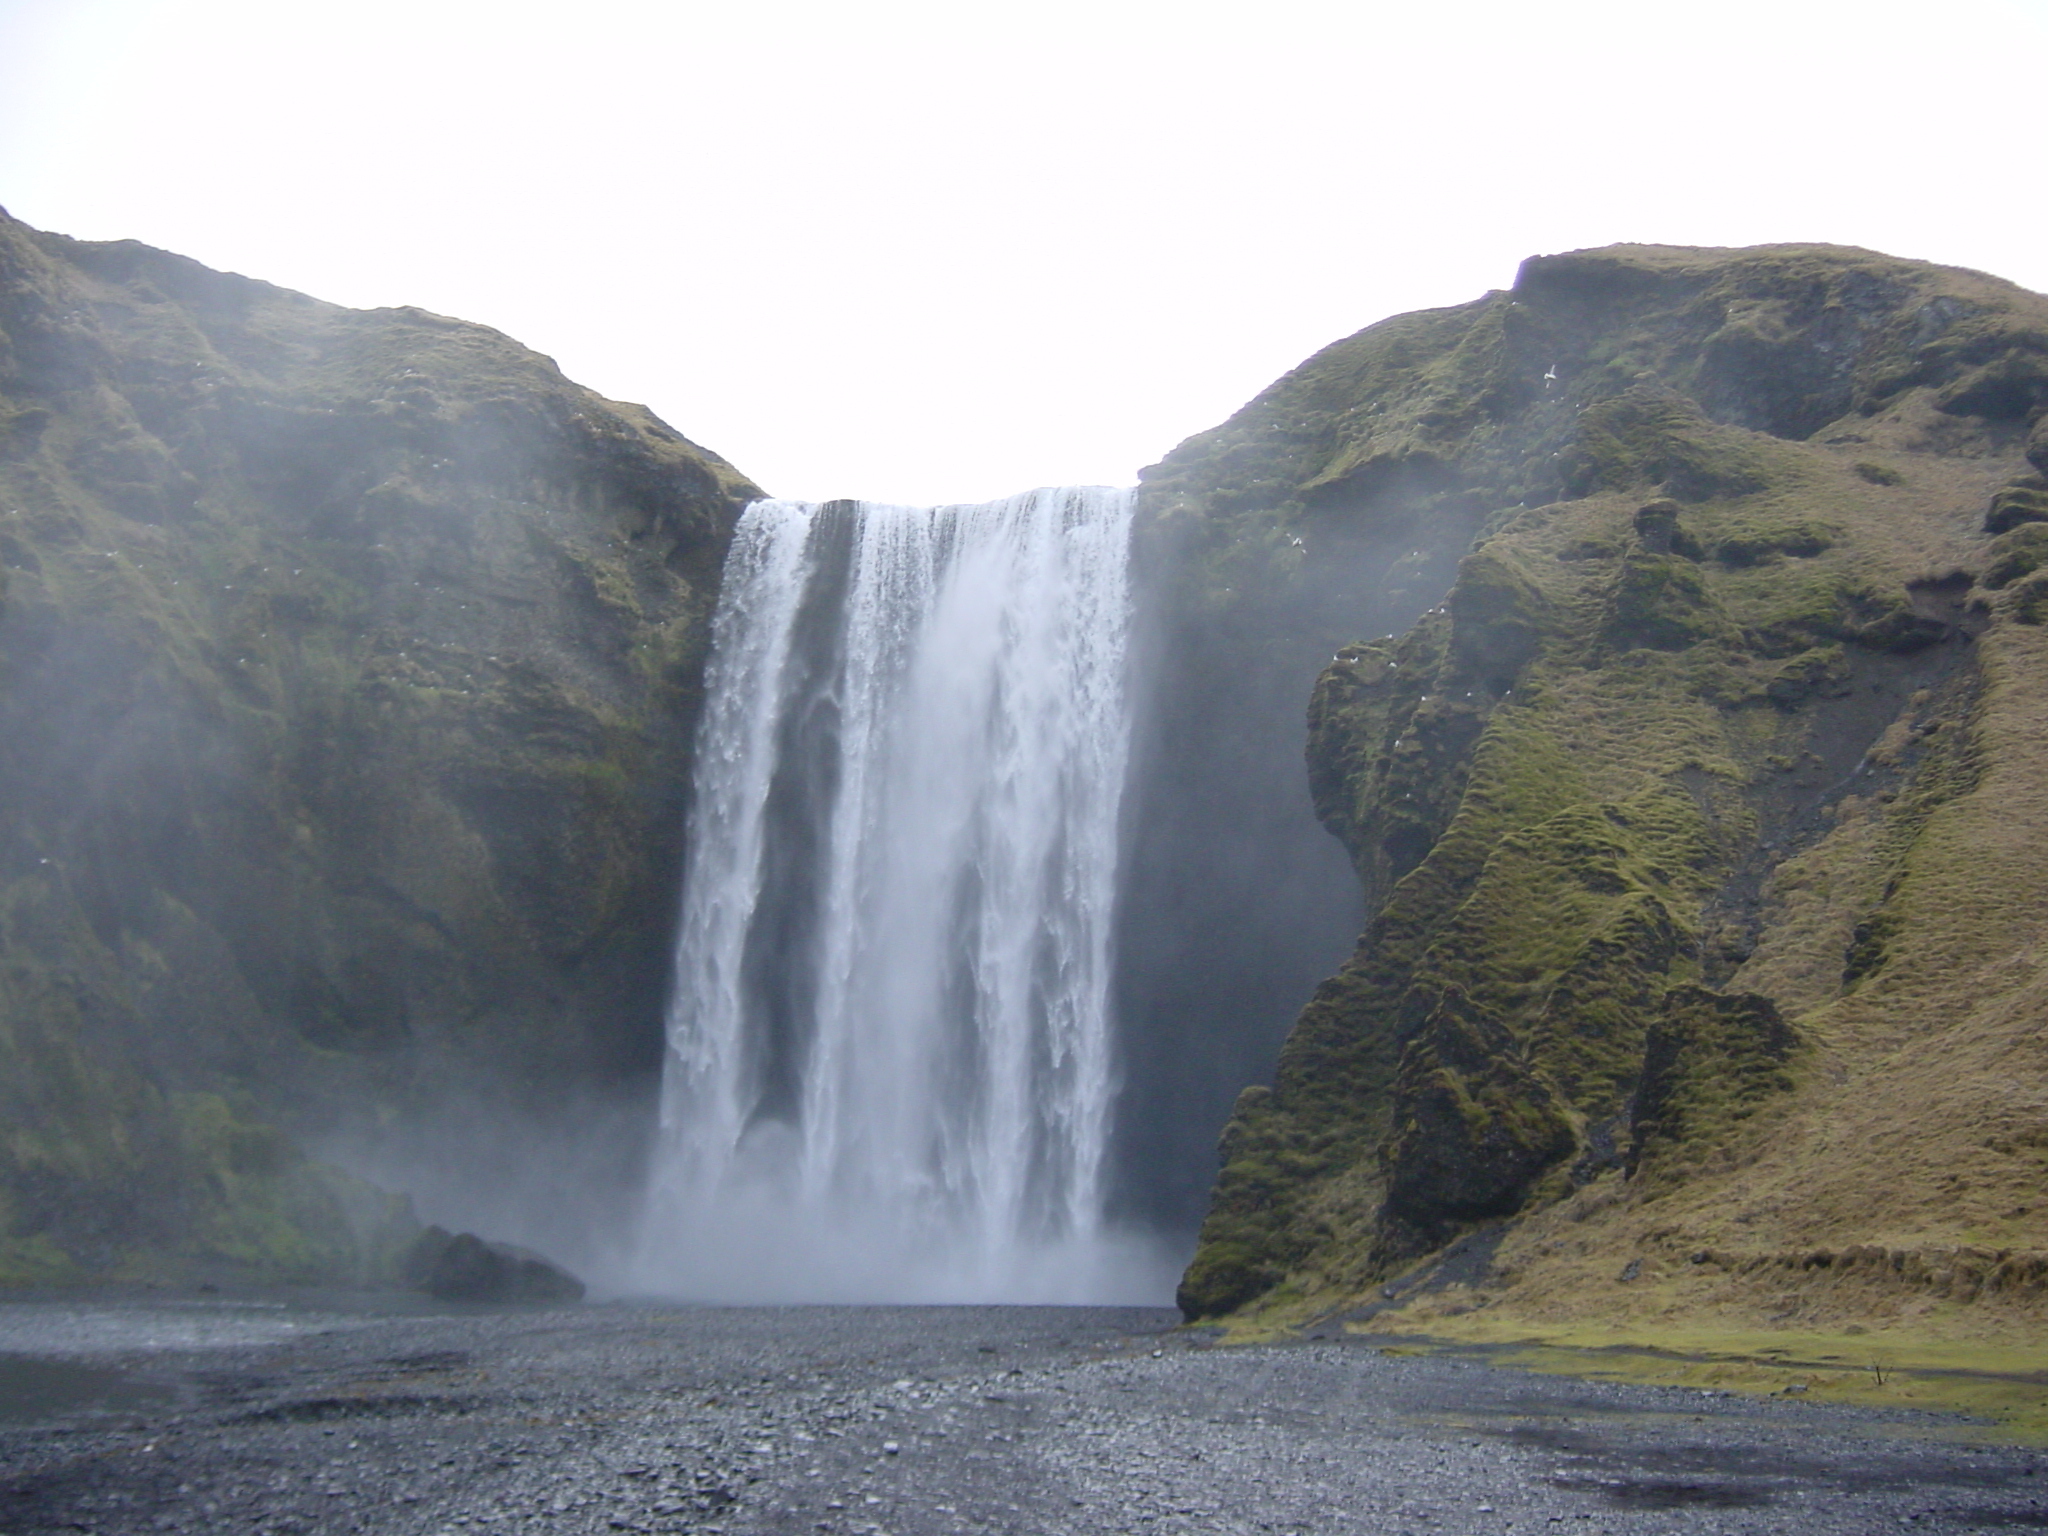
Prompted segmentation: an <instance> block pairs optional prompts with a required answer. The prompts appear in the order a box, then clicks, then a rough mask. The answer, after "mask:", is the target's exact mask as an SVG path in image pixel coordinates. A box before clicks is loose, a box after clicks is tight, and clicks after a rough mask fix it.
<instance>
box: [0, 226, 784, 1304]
mask: <svg viewBox="0 0 2048 1536" xmlns="http://www.w3.org/2000/svg"><path fill="white" fill-rule="evenodd" d="M752 494H755V493H754V491H753V488H752V487H751V486H750V485H748V484H747V482H746V481H745V480H744V479H743V478H742V477H741V476H739V475H738V474H737V473H735V472H734V471H733V470H732V469H731V468H730V467H729V466H727V465H726V464H725V463H723V462H722V461H721V460H719V459H718V458H717V457H716V456H715V455H712V454H710V453H707V452H705V451H704V450H702V449H700V448H697V447H695V446H694V445H692V444H690V443H688V442H686V441H685V440H683V439H682V438H681V437H679V436H678V435H677V434H676V433H674V432H673V431H671V430H669V429H668V428H667V427H666V426H664V425H663V424H662V423H661V422H659V421H657V420H655V419H654V418H653V417H652V416H651V415H649V414H648V413H647V412H646V411H645V410H643V409H641V408H640V407H638V406H631V405H619V404H616V403H613V402H611V401H607V400H604V399H601V398H599V397H598V396H596V395H594V394H592V393H591V392H589V391H588V390H585V389H582V388H580V387H578V386H576V385H574V384H572V383H570V382H569V381H567V380H566V379H564V378H563V377H562V376H561V374H560V373H559V371H558V370H557V369H556V368H555V366H554V365H553V364H552V363H551V362H550V361H549V360H548V359H546V358H544V357H540V356H537V355H535V354H534V353H531V352H529V351H527V350H525V349H524V348H522V347H520V346H518V345H516V344H515V343H513V342H512V341H510V340H508V339H507V338H505V337H503V336H501V335H498V334H497V333H496V332H493V331H490V330H487V329H485V328H484V327H481V326H476V325H469V324H464V323H461V322H458V321H454V320H448V319H444V318H442V317H440V316H437V315H431V314H427V313H424V312H422V311H419V310H413V309H395V310H375V311H368V312H363V311H351V310H345V309H340V308H336V307H335V306H332V305H328V304H322V303H319V302H317V301H315V300H313V299H309V298H306V297H304V296H303V295H300V294H295V293H289V292H285V291H283V290H281V289H278V288H274V287H270V286H268V285H266V284H264V283H260V282H253V281H250V280H247V279H244V278H241V277H235V276H231V275H226V274H222V273H218V272H213V271H209V270H207V269H206V268H204V267H201V266H199V265H197V264H196V263H194V262H191V261H188V260H185V259H183V258H180V257H177V256H173V255H169V254H167V253H165V252H162V251H156V250H151V249H149V248H147V247H144V246H140V245H136V244H133V243H129V242H121V243H114V244H92V243H83V242H78V241H72V240H68V239H65V238H63V237H61V236H56V235H49V234H42V233H38V232H36V231H33V230H31V229H28V228H27V227H25V226H23V225H21V224H19V223H17V222H14V221H12V220H7V219H5V218H4V216H0V577H4V585H0V1279H49V1280H55V1279H67V1278H78V1277H83V1276H108V1275H112V1276H121V1275H128V1276H149V1275H157V1274H181V1273H196V1272H210V1271H213V1270H219V1269H229V1270H235V1269H240V1270H247V1271H249V1272H253V1273H261V1274H266V1275H273V1276H277V1275H296V1276H301V1277H309V1276H319V1277H323V1278H333V1277H335V1276H337V1275H344V1274H348V1273H355V1272H361V1271H363V1270H364V1268H365V1267H366V1266H374V1265H375V1264H376V1263H378V1262H381V1253H382V1249H383V1248H384V1247H387V1246H388V1245H389V1243H390V1242H391V1241H392V1240H394V1235H402V1234H403V1231H404V1230H405V1228H406V1224H407V1221H408V1219H409V1218H408V1217H407V1215H406V1212H405V1211H404V1209H403V1206H402V1202H397V1201H394V1200H393V1199H391V1198H390V1197H388V1196H384V1195H381V1194H379V1193H378V1192H377V1190H376V1189H374V1188H372V1187H371V1186H369V1185H367V1184H364V1183H362V1182H360V1181H358V1180H355V1179H352V1178H349V1177H347V1176H344V1175H341V1174H338V1173H336V1172H335V1171H333V1169H332V1168H330V1167H327V1166H325V1165H324V1164H323V1163H322V1162H321V1161H319V1160H318V1159H319V1158H321V1157H327V1156H333V1157H340V1158H342V1159H344V1160H345V1161H348V1162H349V1163H351V1164H352V1165H353V1166H355V1167H357V1168H359V1169H363V1170H366V1171H368V1172H371V1173H372V1174H376V1173H380V1172H388V1173H389V1174H390V1175H391V1179H392V1182H393V1183H394V1185H399V1186H400V1187H412V1188H419V1189H423V1190H430V1191H431V1190H440V1191H443V1192H450V1191H466V1192H467V1196H468V1197H469V1198H470V1199H472V1200H477V1199H484V1200H486V1201H487V1198H488V1196H490V1195H491V1194H493V1193H495V1194H497V1195H501V1196H504V1197H505V1198H506V1199H507V1201H517V1202H520V1203H523V1204H524V1205H525V1206H526V1207H527V1208H529V1209H532V1208H535V1207H537V1206H538V1207H545V1206H548V1205H549V1201H550V1192H551V1191H552V1192H553V1206H554V1209H555V1212H556V1215H557V1216H558V1217H560V1218H561V1220H562V1221H563V1222H564V1223H567V1224H569V1225H573V1223H574V1221H575V1220H576V1219H577V1214H576V1213H577V1211H578V1209H579V1208H580V1207H582V1206H583V1205H584V1204H585V1203H586V1197H585V1196H584V1194H583V1193H582V1190H583V1188H584V1182H583V1180H582V1179H581V1178H580V1175H581V1174H582V1173H585V1172H590V1171H592V1170H593V1169H596V1170H597V1171H601V1172H605V1173H607V1174H609V1175H610V1176H611V1177H610V1178H609V1182H610V1184H611V1185H612V1186H613V1187H621V1186H623V1185H624V1184H625V1183H626V1182H627V1181H626V1180H625V1179H624V1178H623V1177H622V1174H623V1173H624V1171H625V1170H626V1165H627V1164H629V1163H630V1159H631V1157H632V1155H633V1148H634V1147H635V1145H636V1144H637V1136H636V1132H637V1131H638V1130H642V1129H644V1117H645V1113H646V1110H647V1104H648V1095H649V1093H650V1091H651V1087H652V1084H653V1082H654V1080H655V1077H656V1070H657V1066H658V1061H659V1053H660V1048H661V1045H660V1041H661V1020H660V1012H661V1003H662V991H663V988H664V985H665V976H666V969H667V958H668V957H667V945H668V942H669V929H670V922H671V916H672V912H673V901H674V892H675V889H676V874H677V866H678V862H679V859H680V846H679V844H680V837H681V829H682V819H683V818H682V805H681V803H680V802H681V797H682V795H683V793H684V787H685V786H686V785H687V783H688V780H689V774H688V762H687V759H688V751H689V739H690V729H691V723H692V720H693V716H694V711H695V708H696V704H697V695H698V689H699V686H700V677H701V670H702V659H703V653H704V649H705V645H706V643H707V638H708V625H709V616H710V608H711V604H712V602H713V599H714V597H715V591H716V584H717V579H718V571H719V565H720V561H721V559H722V557H723V552H724V548H725V544H726V542H727V539H728V537H729V535H730V531H731V527H732V524H733V522H734V520H735V518H736V516H737V511H738V509H739V507H740V506H742V505H743V504H744V502H745V500H746V499H747V498H748V497H749V496H750V495H752ZM612 1127H619V1128H620V1129H618V1130H617V1132H616V1134H614V1133H613V1131H612V1130H611V1129H610V1128H612ZM577 1158H581V1159H583V1160H584V1161H585V1162H586V1163H587V1164H588V1165H590V1166H588V1167H582V1168H579V1167H576V1166H573V1161H574V1159H577ZM563 1230H566V1227H565V1228H564V1229H563ZM550 1235H553V1229H551V1230H550Z"/></svg>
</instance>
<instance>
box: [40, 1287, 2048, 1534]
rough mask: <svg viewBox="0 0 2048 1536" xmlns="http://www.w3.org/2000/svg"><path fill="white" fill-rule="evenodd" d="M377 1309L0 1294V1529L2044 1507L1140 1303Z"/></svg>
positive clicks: (1880, 1445)
mask: <svg viewBox="0 0 2048 1536" xmlns="http://www.w3.org/2000/svg"><path fill="white" fill-rule="evenodd" d="M383 1305H384V1307H385V1309H384V1310H378V1309H377V1308H375V1307H373V1306H370V1305H367V1304H363V1303H361V1302H357V1303H355V1304H350V1305H341V1304H337V1303H335V1302H333V1301H329V1302H328V1303H327V1304H325V1305H310V1304H307V1303H305V1302H303V1301H299V1302H292V1303H280V1302H278V1301H276V1300H275V1299H269V1300H263V1299H254V1300H252V1299H247V1298H243V1299H226V1298H188V1299H186V1300H183V1301H164V1300H137V1299H132V1298H131V1299H125V1300H123V1299H114V1300H109V1299H105V1298H97V1299H95V1298H84V1299H77V1298H74V1299H52V1298H45V1299H42V1300H35V1301H17V1302H13V1303H8V1304H4V1305H0V1533H5V1536H31V1533H35V1536H42V1533H46V1532H59V1531H64V1532H77V1531H83V1532H105V1533H117V1532H160V1531H198V1532H213V1531H221V1532H229V1531H232V1532H267V1533H277V1536H286V1533H314V1532H321V1533H325V1532H337V1533H339V1532H351V1531H362V1532H392V1533H408V1536H410V1533H421V1536H481V1533H489V1532H524V1531H546V1532H561V1533H565V1536H566V1533H586V1532H588V1533H607V1536H608V1533H611V1532H617V1531H627V1532H678V1533H680V1532H701V1533H707V1536H710V1533H717V1536H745V1533H751V1532H815V1533H824V1536H842V1533H844V1536H855V1533H858V1536H871V1533H881V1532H889V1533H901V1536H911V1533H927V1532H928V1533H933V1536H938V1533H955V1532H983V1531H989V1532H994V1531H1002V1532H1013V1531H1014V1532H1030V1533H1059V1532H1073V1533H1084V1532H1085V1533H1097V1532H1104V1533H1106V1532H1130V1533H1146V1536H1164V1533H1174V1532H1203V1533H1210V1532H1217V1533H1238V1532H1245V1533H1251V1532H1279V1533H1285V1532H1314V1533H1321V1532H1358V1533H1361V1536H1366V1533H1369V1536H1398V1533H1401V1532H1414V1533H1418V1536H1420V1533H1430V1536H1438V1533H1454V1532H1489V1533H1491V1532H1524V1533H1526V1532H1531V1531H1550V1530H1560V1531H1565V1532H1571V1533H1573V1536H1580V1533H1587V1536H1590V1533H1596V1532H1616V1533H1618V1532H1631V1533H1632V1532H1664V1531H1671V1532H1677V1531H1685V1532H1704V1533H1721V1532H1727V1533H1734V1532H1747V1531H1759V1532H1762V1531H1769V1532H1777V1531H1797V1532H1801V1533H1834V1532H1842V1533H1854V1536H1864V1533H1869V1532H1874V1531H1885V1530H1893V1529H1897V1530H1907V1531H1916V1532H1926V1531H1940V1532H1956V1531H2000V1532H2004V1531H2011V1530H2014V1529H2022V1530H2024V1529H2029V1528H2048V1470H2044V1468H2048V1457H2044V1456H2042V1455H2041V1454H2040V1453H2038V1452H2034V1451H2027V1450H2017V1449H2011V1448H1998V1447H1989V1446H1982V1445H1971V1444H1968V1443H1966V1442H1965V1440H1964V1439H1963V1438H1959V1437H1957V1429H1958V1424H1957V1423H1956V1421H1945V1420H1942V1419H1939V1418H1936V1417H1933V1416H1906V1417H1902V1416H1899V1415H1885V1414H1880V1413H1875V1412H1871V1411H1864V1410H1857V1409H1847V1408H1840V1407H1832V1406H1827V1405H1822V1404H1807V1403H1803V1402H1800V1401H1797V1400H1770V1401H1757V1400H1751V1399H1744V1398H1736V1397H1728V1396H1723V1395H1719V1394H1711V1393H1701V1392H1695V1391H1685V1390H1679V1389H1668V1388H1647V1387H1620V1386H1608V1385H1604V1384H1595V1383H1586V1382H1577V1381H1570V1380H1566V1379H1562V1378H1556V1377H1546V1376H1536V1375H1530V1374H1524V1373H1520V1372H1516V1371H1509V1370H1501V1369H1496V1368H1492V1367H1488V1366H1483V1365H1476V1364H1469V1363H1464V1362H1460V1361H1455V1360H1447V1359H1441V1358H1429V1357H1417V1356H1406V1355H1402V1356H1396V1355H1387V1354H1382V1353H1380V1352H1379V1351H1378V1350H1376V1349H1374V1348H1372V1347H1371V1346H1370V1345H1367V1344H1360V1343H1352V1342H1334V1341H1325V1342H1312V1343H1302V1344H1290V1345H1276V1346H1270V1347H1253V1348H1219V1347H1214V1346H1212V1345H1211V1344H1210V1343H1209V1342H1208V1341H1207V1340H1206V1339H1203V1338H1201V1337H1197V1336H1191V1335H1189V1334H1185V1333H1180V1332H1176V1331H1174V1330H1173V1328H1172V1324H1173V1322H1174V1317H1173V1315H1172V1314H1170V1313H1166V1312H1159V1311H1149V1310H1136V1309H1087V1308H1022V1307H961V1308H880V1307H877V1308H843V1307H842V1308H825V1307H819V1308H774V1309H770V1308H756V1309H740V1308H709V1307H665V1306H651V1305H624V1304H618V1305H606V1306H588V1307H578V1308H569V1309H561V1310H542V1311H528V1310H518V1311H513V1310H505V1311H472V1312H450V1311H445V1310H444V1311H437V1312H426V1311H420V1310H406V1309H403V1308H392V1307H391V1304H389V1303H386V1304H383ZM1944 1435H1946V1436H1949V1437H1951V1438H1946V1439H1944V1438H1943V1436H1944Z"/></svg>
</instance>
